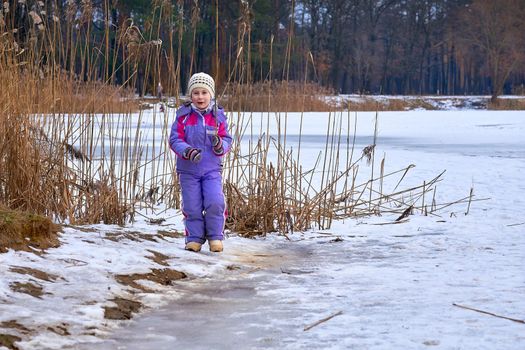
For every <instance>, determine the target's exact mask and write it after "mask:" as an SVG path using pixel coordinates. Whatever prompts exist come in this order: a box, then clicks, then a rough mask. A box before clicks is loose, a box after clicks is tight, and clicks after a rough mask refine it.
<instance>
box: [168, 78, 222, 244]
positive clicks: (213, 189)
mask: <svg viewBox="0 0 525 350" xmlns="http://www.w3.org/2000/svg"><path fill="white" fill-rule="evenodd" d="M188 94H189V95H190V96H191V103H190V102H187V103H185V104H184V105H183V106H182V107H180V108H179V109H178V110H177V115H176V120H175V122H174V123H173V125H172V127H171V135H170V147H171V149H172V150H173V151H174V152H175V153H176V154H177V174H178V175H179V180H180V187H181V192H182V212H183V214H184V217H185V220H184V225H185V227H186V250H191V251H194V252H198V251H200V250H201V246H202V245H203V244H204V242H206V240H208V243H209V245H210V251H212V252H222V250H223V245H222V241H223V239H224V222H225V219H226V204H225V201H224V193H223V191H222V176H221V172H222V159H221V158H222V157H223V156H224V155H225V154H226V153H227V152H228V151H229V150H230V146H231V142H232V138H231V136H230V135H229V134H228V123H227V121H226V115H225V114H224V110H223V109H222V107H218V106H217V107H215V101H213V100H214V98H215V82H214V80H213V78H212V77H211V76H209V75H208V74H206V73H196V74H194V75H193V76H192V77H191V78H190V81H189V82H188Z"/></svg>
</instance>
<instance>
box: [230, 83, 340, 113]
mask: <svg viewBox="0 0 525 350" xmlns="http://www.w3.org/2000/svg"><path fill="white" fill-rule="evenodd" d="M327 96H333V91H332V90H330V89H328V88H325V87H322V86H320V85H318V84H314V83H306V84H305V83H300V82H293V81H290V82H287V81H271V82H268V81H265V82H262V83H254V84H234V85H231V86H228V87H227V88H226V89H225V91H224V96H223V97H222V98H221V103H223V104H224V105H226V106H228V109H229V110H232V111H238V110H242V111H246V112H251V111H253V112H255V111H266V112H326V111H330V110H334V109H338V108H339V106H336V105H333V104H332V103H330V101H329V100H327V99H326V97H327Z"/></svg>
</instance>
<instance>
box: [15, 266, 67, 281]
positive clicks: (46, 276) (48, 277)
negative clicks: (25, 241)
mask: <svg viewBox="0 0 525 350" xmlns="http://www.w3.org/2000/svg"><path fill="white" fill-rule="evenodd" d="M9 271H11V272H15V273H19V274H21V275H30V276H33V277H35V278H38V279H39V280H43V281H47V282H55V281H56V280H57V279H59V278H61V277H59V276H57V275H53V274H50V273H47V272H44V271H41V270H37V269H33V268H30V267H24V266H13V267H11V268H10V269H9Z"/></svg>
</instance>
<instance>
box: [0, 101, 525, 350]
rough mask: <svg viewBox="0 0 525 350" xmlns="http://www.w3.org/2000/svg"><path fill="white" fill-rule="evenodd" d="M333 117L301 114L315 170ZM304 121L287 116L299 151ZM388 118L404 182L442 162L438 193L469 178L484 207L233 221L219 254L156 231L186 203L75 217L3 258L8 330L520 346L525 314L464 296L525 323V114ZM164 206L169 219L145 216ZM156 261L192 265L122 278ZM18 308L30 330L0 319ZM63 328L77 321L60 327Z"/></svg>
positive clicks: (177, 223)
mask: <svg viewBox="0 0 525 350" xmlns="http://www.w3.org/2000/svg"><path fill="white" fill-rule="evenodd" d="M145 113H146V112H145ZM375 115H376V114H375V113H364V112H359V113H357V135H358V138H357V140H358V146H359V147H364V146H365V145H367V144H370V142H371V141H372V139H373V137H372V136H373V133H374V122H375ZM331 117H332V118H333V117H338V115H337V114H334V115H332V116H331ZM354 117H355V115H354V114H353V113H352V114H351V115H350V125H348V124H345V123H344V122H342V124H341V125H340V128H341V130H342V133H343V135H346V133H347V131H348V130H353V125H354V122H355V121H354ZM253 118H254V125H260V121H259V120H258V119H257V118H263V119H264V118H269V121H270V122H271V123H272V124H273V123H275V122H276V120H277V119H281V122H283V120H284V115H280V114H278V115H270V116H269V117H266V116H265V115H263V116H261V115H257V114H254V115H253ZM328 118H329V117H328V113H305V114H304V115H303V123H304V124H303V128H302V133H303V136H305V137H306V136H307V138H306V139H303V142H306V141H305V140H308V143H304V144H303V145H302V149H301V154H302V157H301V159H302V162H304V164H305V167H306V168H308V166H309V165H311V164H313V163H314V161H315V159H314V158H316V157H317V154H318V152H319V151H320V150H322V149H324V142H325V138H326V128H327V125H329V123H328ZM346 118H347V116H346V115H342V120H346ZM300 119H301V115H300V114H297V113H295V114H294V113H289V114H287V115H286V122H287V123H288V135H289V144H288V145H289V146H290V147H293V148H294V149H296V148H297V143H296V141H294V140H297V137H294V135H295V136H297V135H298V133H299V125H300ZM144 120H149V119H148V118H147V115H146V117H145V118H144ZM273 125H275V124H273ZM272 130H275V126H273V127H272ZM378 130H379V132H378V141H377V142H378V146H377V150H376V152H377V154H378V155H379V156H381V157H382V156H383V155H385V164H386V168H387V169H389V170H391V171H393V170H398V169H401V168H403V167H405V166H407V165H408V164H415V165H416V167H415V168H414V169H412V170H411V171H410V173H409V177H408V178H407V179H405V181H406V183H407V184H412V183H421V181H423V180H425V179H429V178H432V177H433V176H435V175H437V174H438V173H440V172H441V171H443V170H446V173H445V175H444V179H443V181H442V182H440V183H439V185H438V190H437V192H438V196H439V201H440V202H442V203H444V202H451V201H454V200H456V199H459V198H462V197H466V196H468V194H469V192H470V189H471V187H472V188H473V190H474V194H475V196H476V197H475V198H478V199H482V198H485V199H486V200H483V201H479V202H474V203H472V205H471V208H470V209H469V212H468V215H465V213H466V212H467V204H466V203H463V204H458V205H454V206H451V207H448V208H446V209H444V210H443V211H441V212H439V213H438V214H439V216H423V215H421V213H414V215H411V216H410V217H409V220H408V221H407V222H403V223H400V224H392V223H393V222H394V220H395V218H396V216H389V215H384V216H376V217H366V218H360V219H348V220H345V221H339V222H335V223H334V224H333V226H332V227H331V228H330V229H329V230H324V231H321V230H318V229H312V230H311V231H308V232H302V233H295V234H293V235H290V238H291V241H287V240H286V239H285V238H284V237H282V236H279V235H270V236H268V237H266V238H262V237H261V238H257V239H245V238H241V237H238V236H236V235H235V234H234V233H231V234H230V235H229V238H228V239H227V240H226V242H225V252H224V253H222V254H213V253H210V252H208V251H206V250H203V251H202V252H201V253H198V254H196V253H191V252H187V251H185V250H184V249H183V246H184V238H181V237H170V236H162V235H160V234H159V233H160V232H161V231H171V232H173V231H179V232H182V230H183V223H182V215H181V213H180V212H178V211H175V210H173V209H166V210H164V208H159V210H158V211H157V213H158V214H157V215H155V213H152V212H151V211H148V212H144V213H143V214H144V215H143V216H137V218H138V220H137V222H135V223H134V224H132V225H129V226H127V227H119V226H111V225H90V226H83V227H73V226H67V227H65V228H64V232H63V234H62V235H61V242H62V244H61V246H60V247H58V248H55V249H49V250H48V251H47V252H46V253H45V254H43V255H37V254H33V253H28V252H15V251H9V252H7V253H5V254H0V275H1V276H2V277H1V278H0V334H13V335H18V336H20V337H21V338H22V339H23V340H22V341H20V342H17V343H16V346H17V347H18V348H19V349H23V350H26V349H92V348H99V349H153V348H154V349H173V348H192V349H209V348H214V349H231V348H232V347H236V348H238V347H239V344H242V345H243V348H246V349H259V348H266V349H268V348H272V349H312V348H323V349H347V348H359V349H421V348H426V347H429V348H432V347H435V348H439V349H462V348H467V349H471V348H472V349H517V348H521V347H524V346H525V332H524V330H525V325H524V324H522V323H518V322H513V321H510V320H507V319H503V318H498V317H494V316H491V315H487V314H483V313H479V312H475V311H472V310H467V309H463V308H461V307H458V306H454V305H453V303H456V304H458V305H463V306H467V307H471V308H476V309H480V310H483V311H487V312H492V313H494V314H497V315H501V316H505V317H510V318H515V319H521V320H524V319H525V249H523V247H524V246H525V217H524V216H523V213H524V211H525V196H524V193H525V185H524V184H523V180H522V179H523V176H522V175H521V174H523V173H524V172H525V139H524V138H523V135H524V134H525V133H524V131H525V112H523V111H479V110H475V111H474V110H462V111H457V110H453V111H407V112H381V113H379V115H378ZM152 132H154V131H152ZM156 135H157V137H159V138H160V136H161V133H160V132H158V131H157V133H156ZM146 137H147V135H146ZM362 168H363V169H367V168H366V165H365V164H363V165H362ZM363 171H365V170H363ZM394 185H395V183H394V184H388V183H387V184H385V186H391V187H390V189H392V187H393V186H394ZM157 216H159V217H163V218H167V220H166V221H165V222H163V223H162V224H161V225H152V224H149V223H148V219H149V218H156V217H157ZM108 235H120V236H121V239H120V240H117V241H115V240H110V239H108ZM141 235H147V236H141ZM141 237H142V238H141ZM144 237H150V239H145V238H144ZM152 251H155V252H159V253H162V254H165V255H167V256H168V257H169V259H168V260H167V263H168V264H169V266H161V265H158V264H157V263H155V262H154V261H153V260H151V259H150V257H151V256H152ZM15 267H29V268H34V269H38V270H41V271H45V272H47V273H48V274H50V275H54V276H57V278H56V280H50V281H44V280H40V279H37V278H36V277H32V276H30V275H22V274H19V273H15V272H14V271H12V269H13V268H15ZM154 268H157V269H158V268H171V269H175V270H179V271H183V272H184V273H186V274H187V275H188V278H187V279H183V280H179V281H175V282H174V283H173V285H170V286H161V285H158V284H155V283H153V282H149V281H144V282H140V283H141V285H144V286H147V287H149V288H152V289H154V292H150V293H147V292H142V291H139V290H132V289H131V288H129V287H127V286H125V285H121V284H119V283H117V282H116V280H115V276H116V275H119V274H133V273H146V272H149V271H150V270H151V269H154ZM14 282H22V283H24V282H32V283H33V284H37V285H40V286H42V287H43V294H42V295H41V296H40V297H33V296H30V295H28V294H24V293H18V292H13V291H12V290H11V288H10V285H11V284H12V283H14ZM115 296H121V297H124V298H127V299H132V300H138V301H140V302H141V303H143V304H144V305H145V309H143V311H142V313H140V314H138V315H136V316H135V317H134V318H133V320H131V321H111V320H106V319H104V309H103V307H104V306H111V305H112V302H111V301H110V299H113V298H114V297H115ZM338 311H342V314H340V315H338V316H335V317H333V318H332V319H330V320H327V321H326V322H322V323H320V324H319V325H316V326H314V327H313V328H311V329H310V330H307V331H305V330H304V327H306V326H308V325H312V324H314V323H315V322H316V321H319V320H321V319H323V318H325V317H327V316H330V315H333V314H335V313H337V312H338ZM11 320H16V321H17V322H18V323H19V324H21V325H23V326H24V327H26V328H27V329H29V330H30V331H29V333H28V334H25V335H21V331H20V330H16V329H13V328H7V327H4V326H2V322H7V321H11ZM60 327H64V328H65V329H67V333H66V334H64V335H60V334H57V333H60V332H57V329H60ZM0 349H2V347H1V346H0Z"/></svg>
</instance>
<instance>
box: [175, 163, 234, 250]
mask: <svg viewBox="0 0 525 350" xmlns="http://www.w3.org/2000/svg"><path fill="white" fill-rule="evenodd" d="M179 181H180V187H181V192H182V212H183V214H184V225H185V228H186V243H188V242H197V243H201V244H204V242H206V240H207V239H208V240H223V239H224V224H225V221H226V202H225V200H224V193H223V191H222V176H221V172H220V171H211V172H208V173H206V174H204V175H199V174H189V173H179Z"/></svg>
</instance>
